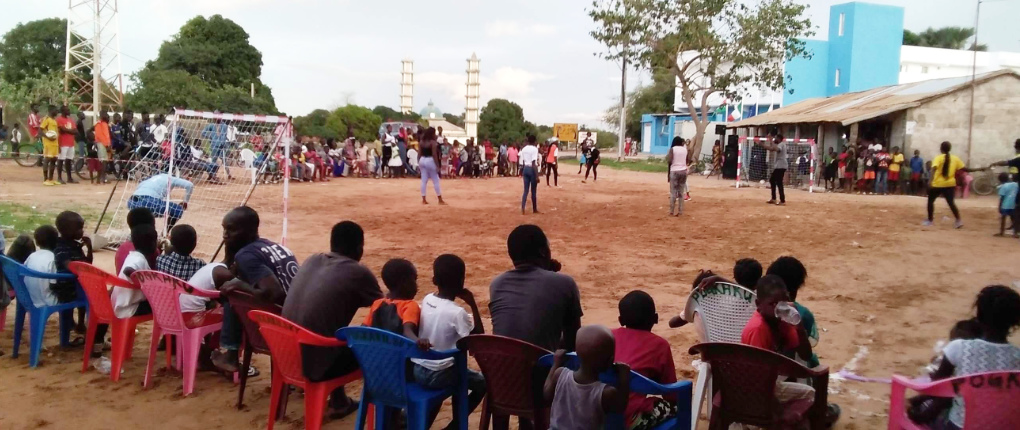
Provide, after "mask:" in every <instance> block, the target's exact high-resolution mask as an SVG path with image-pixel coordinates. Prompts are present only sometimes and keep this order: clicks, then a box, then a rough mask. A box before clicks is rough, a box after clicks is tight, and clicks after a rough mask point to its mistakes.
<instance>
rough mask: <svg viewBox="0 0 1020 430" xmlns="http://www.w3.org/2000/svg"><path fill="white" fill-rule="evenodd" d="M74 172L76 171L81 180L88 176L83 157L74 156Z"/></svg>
mask: <svg viewBox="0 0 1020 430" xmlns="http://www.w3.org/2000/svg"><path fill="white" fill-rule="evenodd" d="M74 173H77V174H78V178H80V179H82V180H85V179H88V178H89V169H87V168H85V157H76V158H75V159H74Z"/></svg>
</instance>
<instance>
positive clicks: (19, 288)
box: [0, 256, 89, 367]
mask: <svg viewBox="0 0 1020 430" xmlns="http://www.w3.org/2000/svg"><path fill="white" fill-rule="evenodd" d="M0 263H3V271H4V276H6V277H7V281H8V282H10V284H11V286H13V287H14V296H15V297H16V298H17V299H18V300H17V301H18V308H17V313H15V315H14V350H13V351H12V352H11V358H18V349H19V348H20V347H21V332H22V329H24V328H25V314H26V313H27V314H28V320H29V331H30V333H29V358H28V365H29V366H30V367H36V366H38V365H39V353H40V352H41V351H42V342H43V334H45V333H46V320H48V319H49V318H50V315H53V314H54V313H60V346H68V344H69V343H70V342H69V341H70V337H71V329H72V328H73V326H74V324H73V320H72V317H73V316H72V312H73V311H74V309H76V308H86V309H88V306H89V305H88V301H87V300H86V299H85V293H83V292H82V291H81V286H78V297H79V299H78V300H75V301H73V302H69V303H61V304H59V305H56V306H43V307H41V308H37V307H35V304H34V303H32V296H31V295H29V294H28V287H26V286H25V278H26V277H30V278H40V279H56V280H74V279H77V278H75V276H74V275H72V274H70V273H40V272H36V271H34V270H31V269H29V268H27V267H25V266H24V265H22V264H20V263H18V262H17V261H14V260H11V259H10V258H7V257H5V256H0Z"/></svg>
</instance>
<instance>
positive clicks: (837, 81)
mask: <svg viewBox="0 0 1020 430" xmlns="http://www.w3.org/2000/svg"><path fill="white" fill-rule="evenodd" d="M836 87H839V69H836Z"/></svg>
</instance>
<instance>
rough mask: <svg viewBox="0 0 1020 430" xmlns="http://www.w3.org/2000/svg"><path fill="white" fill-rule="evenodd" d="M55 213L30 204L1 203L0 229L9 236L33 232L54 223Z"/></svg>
mask: <svg viewBox="0 0 1020 430" xmlns="http://www.w3.org/2000/svg"><path fill="white" fill-rule="evenodd" d="M54 218H56V216H55V215H54V214H49V213H46V212H43V211H40V210H37V209H35V208H33V207H32V206H28V205H20V204H17V203H6V202H4V203H0V230H3V231H4V234H5V235H6V236H8V237H15V236H17V235H19V234H21V233H28V234H32V232H33V231H35V229H36V228H38V227H39V226H41V225H43V224H53V219H54Z"/></svg>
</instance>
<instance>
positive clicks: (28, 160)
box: [12, 143, 42, 167]
mask: <svg viewBox="0 0 1020 430" xmlns="http://www.w3.org/2000/svg"><path fill="white" fill-rule="evenodd" d="M12 156H13V157H14V161H16V162H17V163H18V165H19V166H21V167H33V166H38V165H41V164H42V148H40V147H39V146H36V145H35V144H31V143H24V144H21V146H19V147H18V154H16V155H12Z"/></svg>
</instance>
